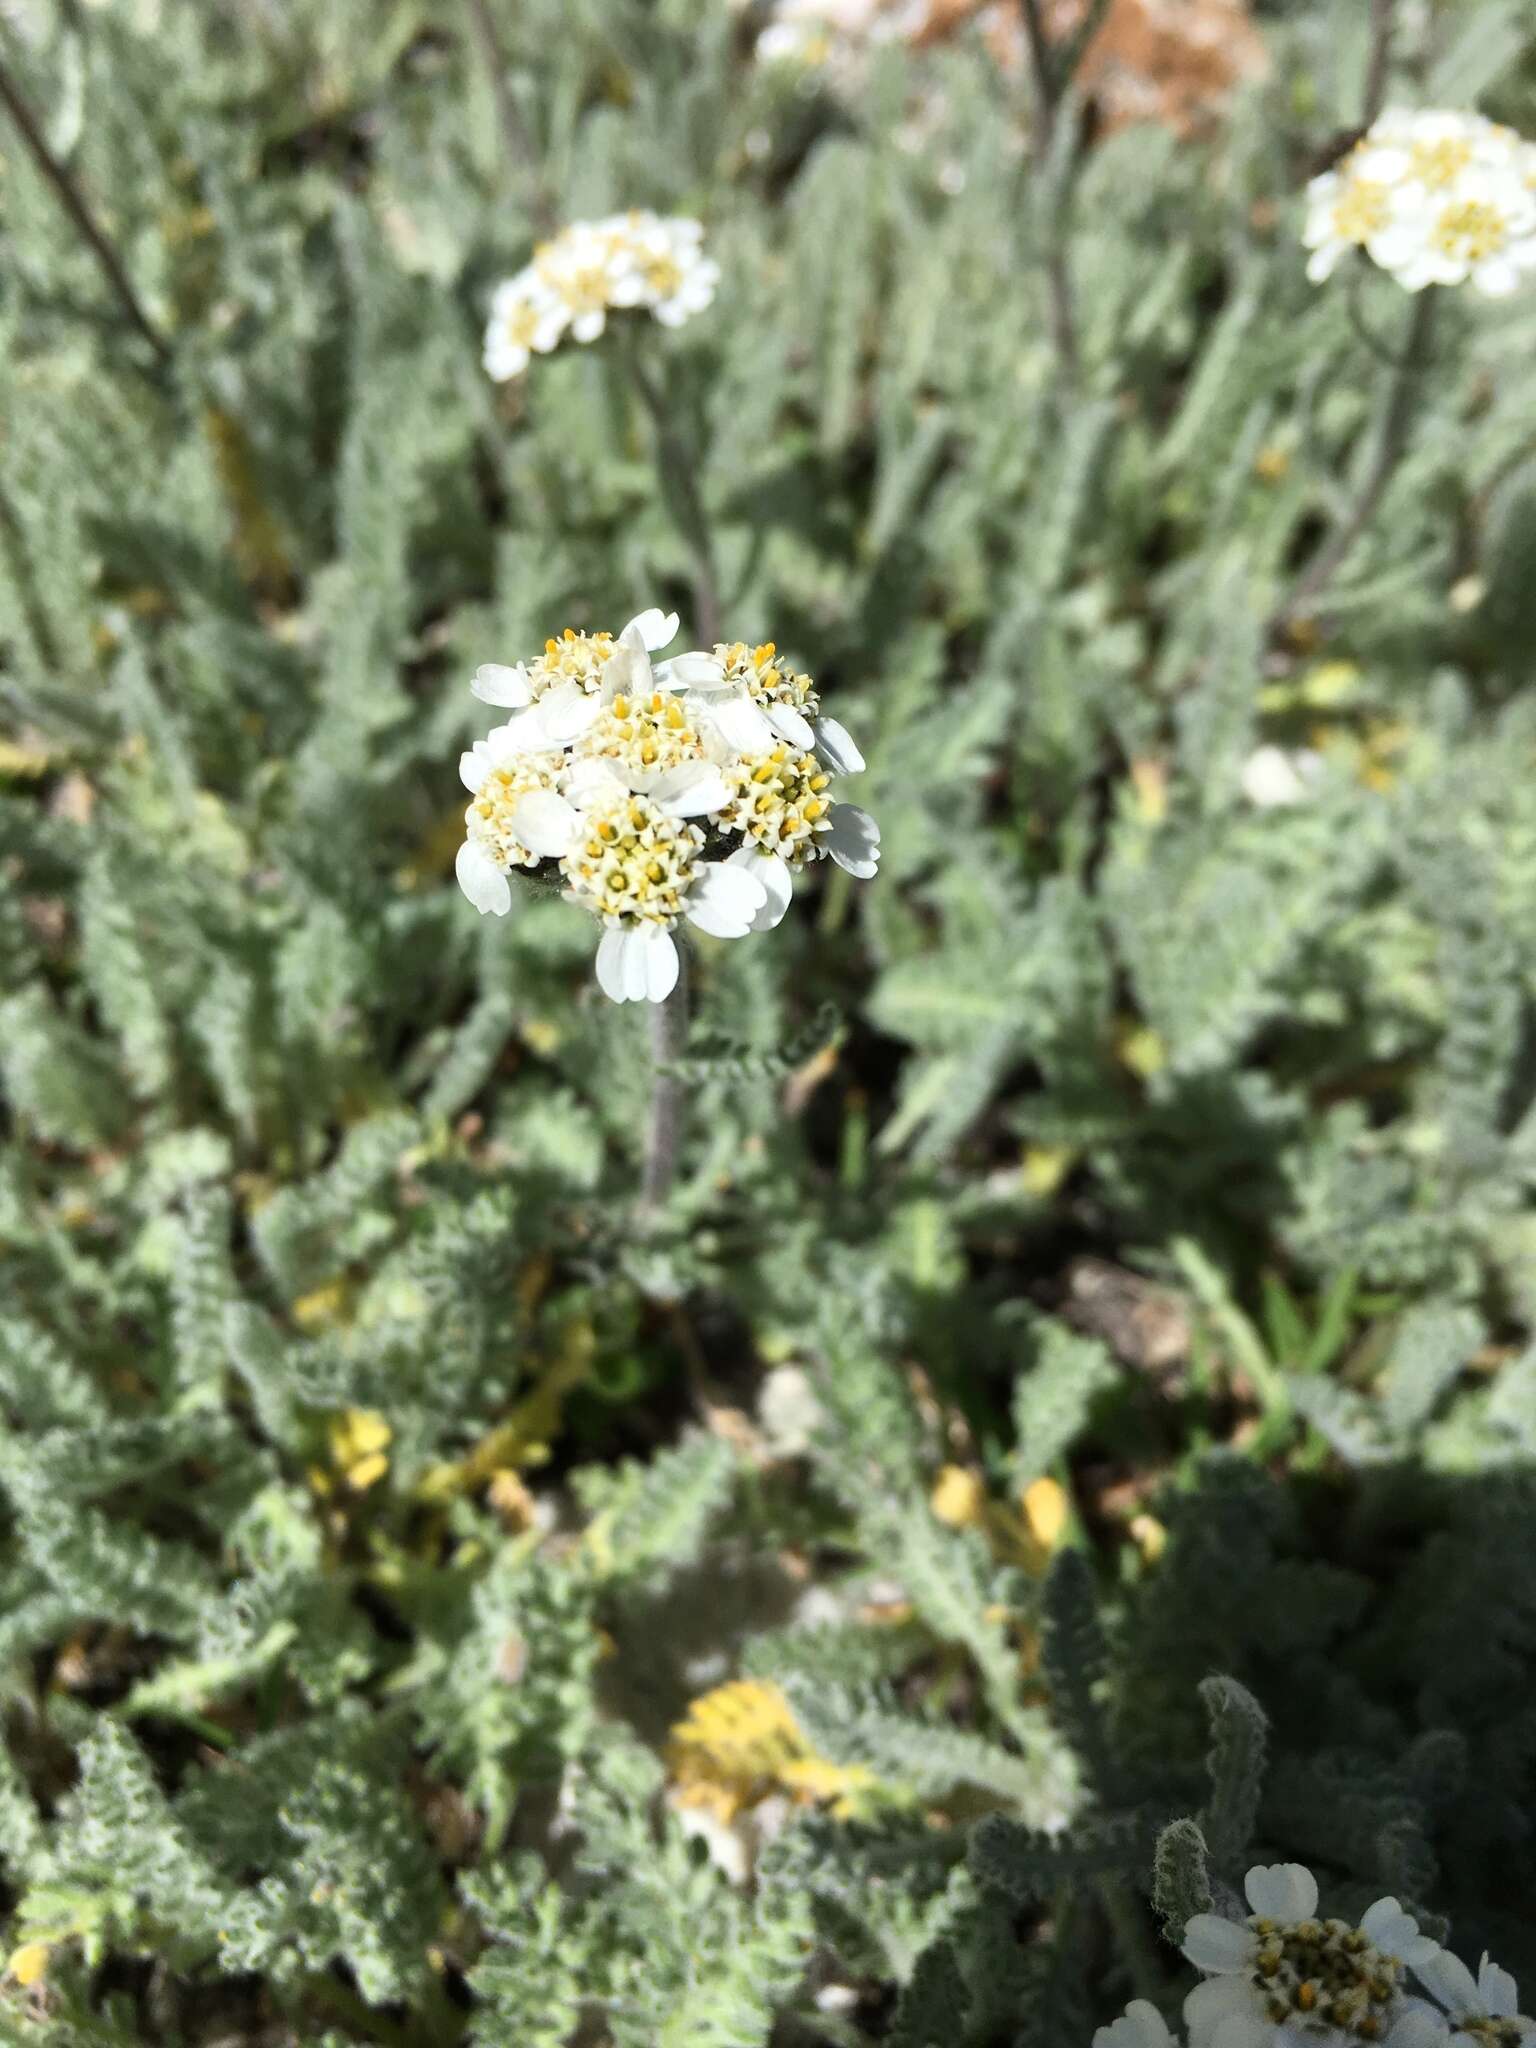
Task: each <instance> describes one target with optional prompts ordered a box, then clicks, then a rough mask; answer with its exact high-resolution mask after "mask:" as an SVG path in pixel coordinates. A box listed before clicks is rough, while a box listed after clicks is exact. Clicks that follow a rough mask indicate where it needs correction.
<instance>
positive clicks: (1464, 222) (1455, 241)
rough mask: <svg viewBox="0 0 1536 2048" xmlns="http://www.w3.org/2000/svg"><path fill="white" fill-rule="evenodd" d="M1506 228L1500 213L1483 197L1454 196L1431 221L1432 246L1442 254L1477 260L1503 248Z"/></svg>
mask: <svg viewBox="0 0 1536 2048" xmlns="http://www.w3.org/2000/svg"><path fill="white" fill-rule="evenodd" d="M1508 233H1509V229H1508V225H1507V223H1506V222H1505V219H1504V216H1503V214H1502V213H1500V211H1499V209H1498V208H1497V207H1496V206H1490V205H1489V203H1488V202H1487V200H1486V199H1458V200H1457V201H1456V202H1455V204H1454V205H1451V206H1448V207H1446V209H1445V211H1444V212H1443V213H1442V214H1441V216H1440V218H1439V219H1438V220H1437V221H1436V222H1435V234H1434V242H1435V247H1436V248H1437V249H1439V250H1440V251H1441V252H1442V254H1444V255H1446V256H1459V257H1461V258H1462V259H1463V260H1464V261H1465V262H1467V263H1481V262H1482V260H1483V258H1484V257H1486V256H1493V255H1496V254H1497V253H1498V251H1499V250H1500V249H1502V248H1503V246H1504V243H1505V240H1506V238H1507V236H1508Z"/></svg>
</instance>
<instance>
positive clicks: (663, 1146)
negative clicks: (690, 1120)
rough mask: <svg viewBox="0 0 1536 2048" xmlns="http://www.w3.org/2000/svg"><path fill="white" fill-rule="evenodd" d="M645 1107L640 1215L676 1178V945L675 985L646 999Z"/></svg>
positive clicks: (650, 1215)
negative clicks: (661, 998)
mask: <svg viewBox="0 0 1536 2048" xmlns="http://www.w3.org/2000/svg"><path fill="white" fill-rule="evenodd" d="M647 1008H648V1009H649V1011H650V1030H651V1108H650V1117H649V1121H648V1122H647V1125H646V1132H645V1164H644V1168H643V1170H642V1173H641V1179H640V1202H641V1206H642V1208H643V1210H644V1212H645V1216H646V1219H647V1220H648V1221H649V1220H653V1219H654V1218H655V1217H656V1216H657V1215H658V1213H659V1212H660V1211H661V1210H663V1209H664V1208H665V1207H666V1203H667V1197H668V1196H669V1195H670V1194H671V1192H672V1184H673V1182H674V1181H675V1180H676V1178H677V1162H678V1156H679V1154H680V1152H681V1149H682V1139H683V1114H684V1108H685V1097H684V1093H683V1087H684V1084H683V1082H682V1080H681V1078H680V1077H679V1076H678V1075H677V1074H675V1073H670V1072H669V1071H668V1068H669V1067H670V1065H671V1063H672V1062H673V1061H674V1060H677V1059H679V1058H681V1056H682V1053H683V1049H684V1047H685V1046H686V1045H687V1043H688V956H687V954H686V953H685V952H684V951H683V949H682V947H681V946H679V947H678V971H677V986H676V988H674V989H673V991H672V993H671V995H669V996H668V997H667V999H666V1001H665V1002H662V1003H650V1004H648V1005H647Z"/></svg>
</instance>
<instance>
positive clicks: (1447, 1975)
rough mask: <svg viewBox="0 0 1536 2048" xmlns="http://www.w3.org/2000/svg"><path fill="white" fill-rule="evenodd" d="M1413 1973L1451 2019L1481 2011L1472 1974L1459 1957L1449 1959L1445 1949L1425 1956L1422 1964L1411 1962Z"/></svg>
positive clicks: (1450, 1956)
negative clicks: (1412, 1963)
mask: <svg viewBox="0 0 1536 2048" xmlns="http://www.w3.org/2000/svg"><path fill="white" fill-rule="evenodd" d="M1413 1974H1414V1975H1415V1976H1416V1977H1417V1978H1418V1980H1419V1982H1420V1983H1421V1984H1422V1985H1423V1986H1424V1988H1425V1990H1426V1991H1429V1992H1431V1993H1432V1994H1433V1995H1434V1996H1435V1997H1436V1998H1438V1999H1439V2001H1440V2003H1441V2004H1442V2005H1443V2006H1444V2007H1445V2009H1446V2011H1447V2012H1448V2013H1450V2014H1451V2016H1452V2018H1453V2019H1459V2018H1460V2017H1461V2015H1462V2014H1463V2013H1468V2012H1477V2011H1479V2010H1480V2009H1481V2001H1480V1998H1479V1996H1478V1989H1477V1983H1476V1980H1475V1979H1474V1977H1473V1975H1472V1972H1471V1971H1470V1970H1469V1969H1468V1968H1467V1966H1466V1964H1465V1963H1464V1962H1463V1961H1462V1960H1461V1957H1460V1956H1453V1955H1452V1954H1451V1952H1450V1950H1449V1949H1445V1948H1442V1949H1440V1950H1438V1951H1437V1952H1436V1953H1435V1954H1434V1955H1432V1956H1426V1957H1425V1959H1424V1960H1423V1962H1418V1963H1415V1964H1414V1966H1413Z"/></svg>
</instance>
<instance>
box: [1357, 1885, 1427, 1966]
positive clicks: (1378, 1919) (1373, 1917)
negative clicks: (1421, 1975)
mask: <svg viewBox="0 0 1536 2048" xmlns="http://www.w3.org/2000/svg"><path fill="white" fill-rule="evenodd" d="M1360 1931H1361V1932H1362V1933H1363V1934H1364V1935H1366V1936H1367V1937H1368V1938H1369V1939H1370V1941H1372V1942H1373V1943H1374V1944H1375V1946H1376V1947H1377V1948H1379V1949H1380V1950H1381V1952H1382V1954H1383V1955H1389V1956H1396V1957H1397V1959H1398V1961H1399V1962H1402V1963H1412V1962H1417V1961H1418V1960H1419V1959H1420V1958H1421V1957H1422V1958H1423V1959H1424V1960H1426V1961H1427V1960H1428V1958H1429V1957H1430V1956H1432V1955H1433V1954H1434V1952H1435V1950H1436V1949H1437V1948H1438V1947H1439V1943H1438V1942H1434V1941H1431V1940H1430V1938H1429V1936H1428V1935H1427V1934H1420V1932H1419V1923H1418V1921H1417V1920H1415V1919H1414V1917H1413V1915H1412V1914H1411V1913H1405V1912H1404V1911H1403V1909H1402V1907H1401V1906H1400V1905H1399V1904H1398V1903H1397V1900H1396V1899H1391V1898H1388V1899H1378V1900H1377V1901H1376V1903H1375V1904H1374V1905H1373V1906H1368V1907H1367V1908H1366V1910H1365V1912H1364V1913H1362V1914H1361V1916H1360Z"/></svg>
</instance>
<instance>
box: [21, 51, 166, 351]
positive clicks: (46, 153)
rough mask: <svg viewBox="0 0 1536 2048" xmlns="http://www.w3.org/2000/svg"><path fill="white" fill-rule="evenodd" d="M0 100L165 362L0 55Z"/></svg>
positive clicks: (117, 264) (155, 334) (157, 336)
mask: <svg viewBox="0 0 1536 2048" xmlns="http://www.w3.org/2000/svg"><path fill="white" fill-rule="evenodd" d="M0 102H3V103H4V106H5V110H6V112H7V113H8V114H9V115H10V117H11V119H12V120H13V121H14V122H15V123H16V126H17V127H18V128H19V129H20V131H21V138H22V140H23V142H25V143H26V145H27V148H28V149H29V150H30V151H31V153H32V159H33V161H34V163H35V164H36V165H37V167H38V169H39V170H40V171H41V172H42V174H43V176H44V177H45V178H46V179H47V181H48V183H49V184H50V185H51V186H52V187H53V189H54V191H55V192H56V193H57V194H58V197H59V201H60V204H61V205H62V206H63V208H64V211H65V212H66V213H67V214H68V215H69V217H70V219H71V221H73V223H74V225H75V227H76V229H77V230H78V232H79V235H80V238H81V240H82V241H83V242H84V243H85V244H86V246H87V247H88V248H89V249H90V251H91V254H92V255H93V256H94V257H95V258H96V261H97V263H98V264H99V266H100V268H101V272H102V275H103V276H104V277H105V278H106V280H107V283H108V284H109V285H110V286H111V287H112V291H113V294H114V296H115V297H116V299H117V302H118V304H119V305H120V306H121V307H122V309H123V311H124V313H125V314H126V315H127V316H128V319H129V321H130V323H131V324H132V325H133V326H134V327H135V328H136V329H137V330H138V332H139V333H140V334H141V335H142V336H143V338H144V340H145V341H147V342H148V343H149V345H150V347H151V349H153V351H154V353H155V359H156V361H157V362H159V363H161V364H162V365H165V364H168V363H169V362H170V360H171V350H170V344H169V343H168V342H167V341H166V339H165V337H164V335H162V334H161V333H160V331H159V329H158V328H157V327H156V326H155V325H154V324H153V322H152V321H151V320H150V318H149V315H148V314H147V313H146V312H145V311H144V308H143V306H142V305H141V304H140V303H139V297H138V294H137V293H136V292H135V291H134V288H133V286H132V284H131V283H130V282H129V279H128V273H127V271H126V270H124V268H123V265H122V259H121V258H120V257H119V255H118V253H117V251H116V250H115V249H114V248H113V246H112V244H111V243H110V242H109V241H108V240H107V237H106V235H105V234H104V233H103V232H102V230H101V228H100V227H99V226H98V225H97V223H96V219H95V216H94V215H93V214H92V212H91V210H90V208H89V207H88V206H87V205H86V203H85V199H84V197H83V195H82V194H81V191H80V188H79V186H78V185H76V183H75V181H74V179H73V177H72V176H71V175H70V173H69V171H68V170H67V169H66V168H65V166H64V165H63V164H62V163H60V161H59V159H58V158H57V157H56V156H55V155H54V153H53V151H52V150H51V149H50V148H49V147H48V140H47V137H46V136H45V135H44V134H43V131H42V129H41V128H40V127H39V125H38V122H37V117H36V115H35V114H34V113H33V112H32V109H31V108H30V107H29V106H28V105H27V102H26V100H25V99H24V97H23V96H22V92H21V89H20V87H19V86H18V85H17V83H16V81H15V79H14V78H13V77H12V76H11V72H10V67H9V66H8V65H7V64H6V63H5V62H4V60H3V59H0Z"/></svg>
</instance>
